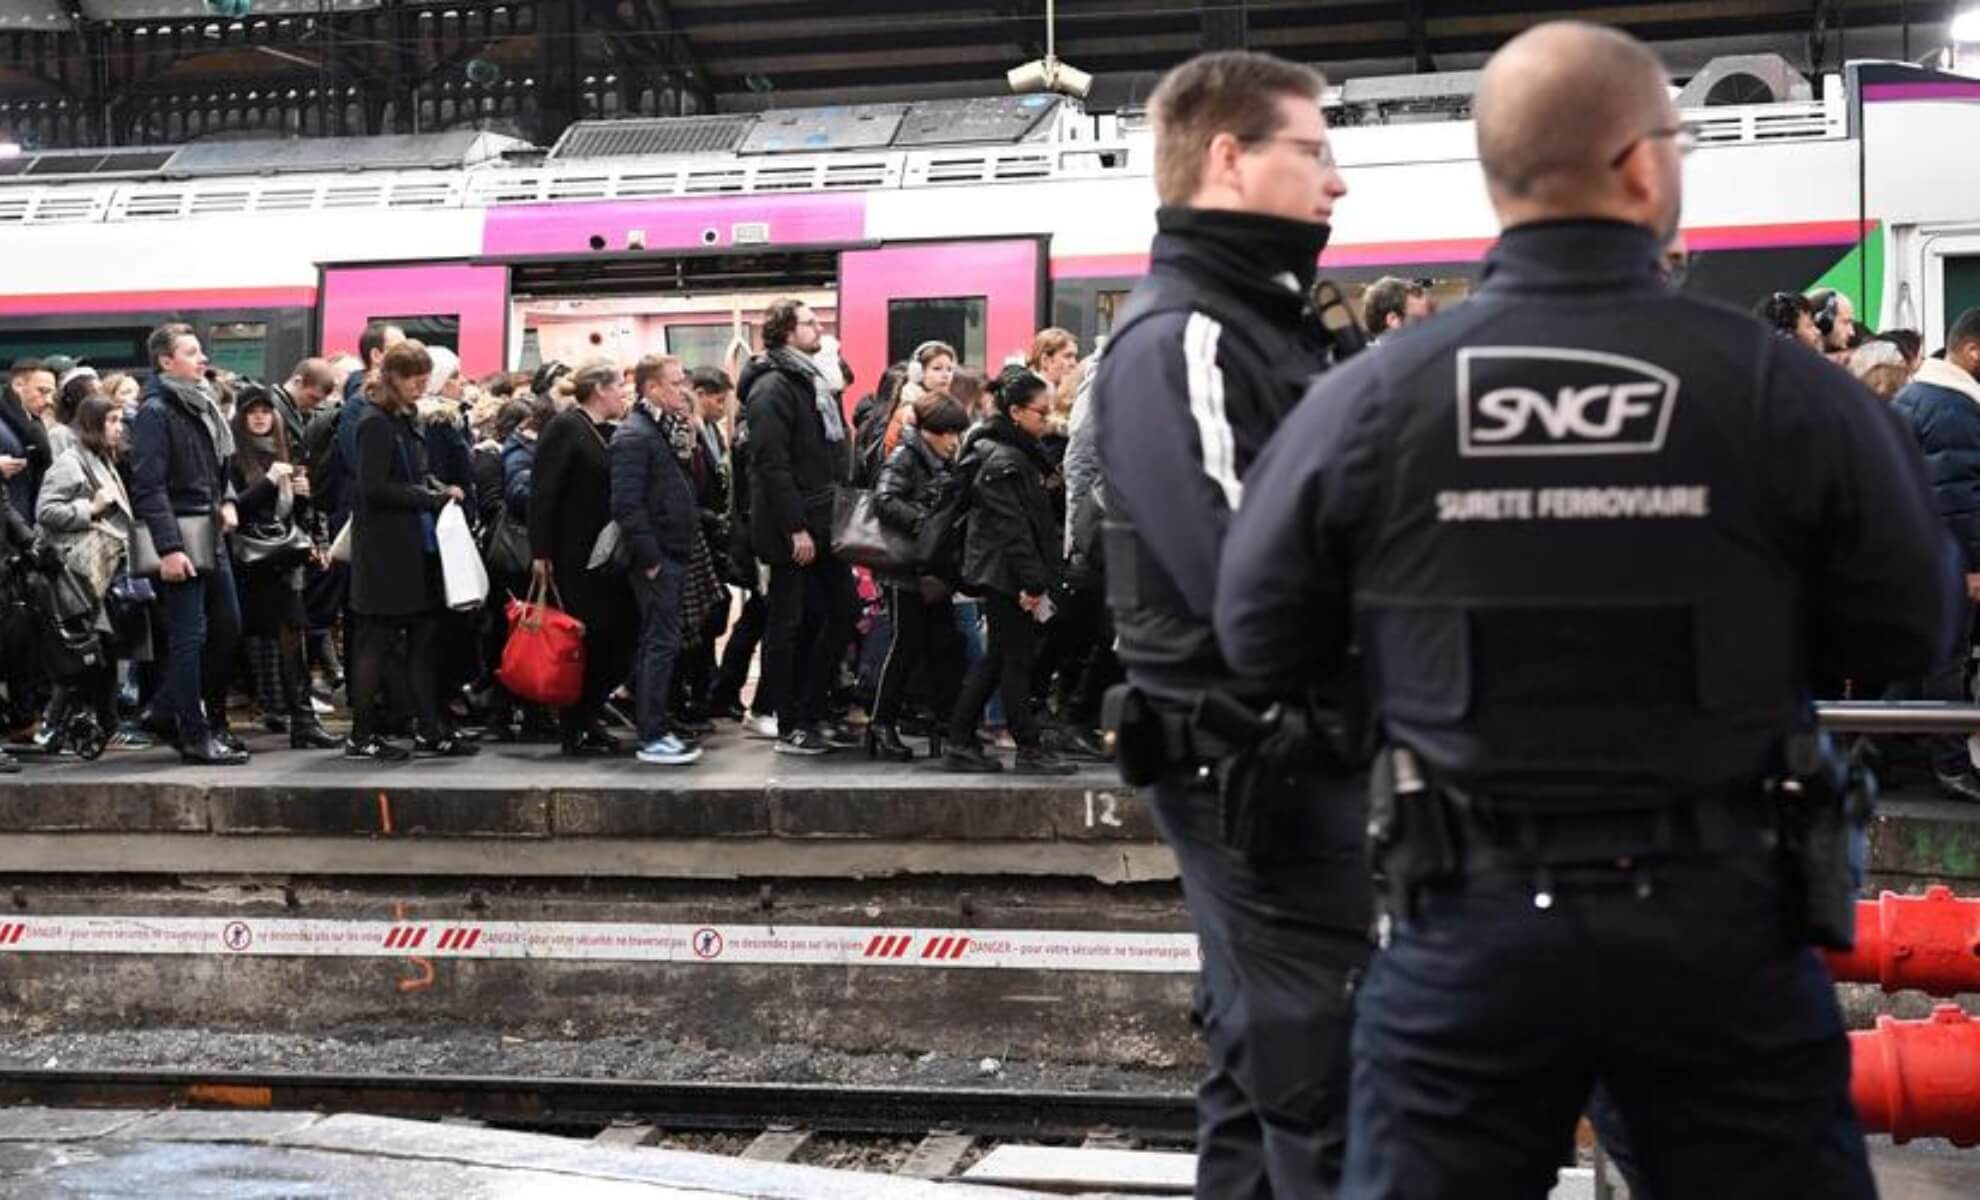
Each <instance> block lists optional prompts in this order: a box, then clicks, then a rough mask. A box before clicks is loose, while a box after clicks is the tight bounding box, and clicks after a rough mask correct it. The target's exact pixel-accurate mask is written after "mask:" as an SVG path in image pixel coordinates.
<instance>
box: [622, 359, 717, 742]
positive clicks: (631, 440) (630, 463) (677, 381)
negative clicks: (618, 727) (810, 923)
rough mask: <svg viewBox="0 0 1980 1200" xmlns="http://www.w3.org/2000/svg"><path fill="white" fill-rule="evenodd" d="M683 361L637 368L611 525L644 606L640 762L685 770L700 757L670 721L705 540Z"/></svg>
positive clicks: (638, 675) (638, 688)
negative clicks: (686, 449) (686, 460)
mask: <svg viewBox="0 0 1980 1200" xmlns="http://www.w3.org/2000/svg"><path fill="white" fill-rule="evenodd" d="M686 378H687V377H686V373H685V372H683V371H682V370H681V360H680V359H678V358H674V357H671V356H669V355H660V354H649V355H647V356H646V357H645V358H642V359H640V360H639V365H638V366H637V367H635V368H634V369H633V388H634V390H635V391H637V392H638V393H639V399H638V400H637V401H636V402H635V403H634V404H633V409H632V412H631V413H630V414H629V415H628V416H627V417H626V419H625V421H624V422H623V423H622V424H621V425H620V426H619V431H618V433H616V434H614V435H613V436H612V444H611V447H610V450H611V460H612V519H613V520H614V521H617V522H618V523H619V534H620V537H621V539H622V541H623V543H624V545H625V548H626V552H627V559H628V560H629V566H630V578H631V583H632V589H633V598H634V599H635V600H637V601H638V602H639V656H638V658H637V659H636V660H635V661H636V662H637V664H638V667H637V670H636V672H635V674H634V677H633V678H634V685H633V686H634V690H635V692H636V694H637V698H638V701H639V761H641V762H643V763H652V764H655V765H657V766H686V765H687V764H688V763H691V762H693V761H695V760H696V759H698V758H700V757H701V748H700V747H699V746H690V745H687V744H686V743H684V742H682V741H681V739H680V738H678V737H676V736H675V735H674V731H673V728H672V725H671V723H670V721H669V719H668V702H669V701H670V700H671V699H672V698H673V685H674V662H675V660H676V659H677V658H679V657H680V652H681V589H682V587H683V586H684V584H685V583H686V580H687V569H688V559H689V556H690V555H692V554H693V552H694V539H695V538H698V537H700V536H701V528H700V526H701V519H700V515H699V514H698V513H697V511H696V509H695V502H694V485H693V484H692V483H691V482H690V481H689V479H688V477H687V473H686V472H685V471H683V470H682V469H681V463H680V460H679V459H678V458H676V457H675V456H674V445H673V437H672V432H673V431H674V430H681V431H683V432H685V433H687V434H688V436H692V435H693V431H692V429H691V428H690V427H689V425H688V424H687V420H688V417H687V403H688V401H687V397H686V395H685V391H686V389H685V387H684V384H685V383H686Z"/></svg>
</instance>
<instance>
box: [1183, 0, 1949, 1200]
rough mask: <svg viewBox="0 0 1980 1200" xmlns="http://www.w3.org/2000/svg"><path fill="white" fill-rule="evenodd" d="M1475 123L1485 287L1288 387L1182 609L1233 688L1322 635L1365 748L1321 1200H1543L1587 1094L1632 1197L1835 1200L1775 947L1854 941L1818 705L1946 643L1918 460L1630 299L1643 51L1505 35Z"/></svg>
mask: <svg viewBox="0 0 1980 1200" xmlns="http://www.w3.org/2000/svg"><path fill="white" fill-rule="evenodd" d="M1476 119H1477V127H1478V147H1479V159H1480V162H1481V165H1482V166H1483V168H1484V171H1485V178H1486V184H1487V187H1488V190H1489V192H1490V195H1491V199H1492V202H1493V205H1494V207H1495V208H1496V210H1497V212H1498V216H1499V220H1500V224H1501V226H1502V228H1503V230H1504V232H1503V235H1502V237H1501V238H1500V241H1499V243H1498V245H1497V246H1496V247H1495V248H1494V249H1493V251H1492V252H1491V254H1490V256H1489V258H1488V260H1487V262H1486V267H1485V271H1484V281H1483V286H1482V287H1481V289H1480V290H1479V292H1478V294H1477V295H1476V297H1475V298H1474V299H1472V300H1471V301H1470V302H1469V303H1467V304H1465V305H1463V306H1462V307H1460V308H1458V309H1456V310H1454V311H1452V312H1449V313H1447V314H1445V315H1444V316H1442V317H1440V318H1439V319H1438V320H1437V322H1435V323H1433V324H1430V325H1426V326H1422V327H1420V328H1413V329H1409V330H1405V331H1403V332H1401V333H1398V334H1396V335H1395V336H1394V337H1392V338H1391V339H1390V340H1389V341H1388V342H1387V343H1385V344H1384V348H1383V351H1382V353H1380V354H1371V355H1367V356H1364V357H1363V358H1361V359H1358V360H1356V361H1354V362H1352V363H1350V364H1348V365H1347V366H1346V367H1345V368H1343V369H1341V370H1338V371H1336V372H1334V373H1333V374H1331V375H1329V376H1327V377H1326V378H1325V379H1323V380H1322V381H1320V382H1319V383H1317V384H1316V385H1315V387H1314V388H1313V389H1312V390H1311V391H1310V392H1309V393H1308V394H1307V396H1306V398H1305V400H1304V401H1303V402H1302V403H1301V406H1300V408H1299V409H1298V410H1297V411H1296V412H1295V413H1294V414H1293V415H1292V417H1290V418H1289V419H1288V421H1287V423H1286V425H1285V426H1284V427H1283V428H1282V429H1281V430H1280V432H1279V434H1278V435H1277V437H1276V438H1275V439H1274V440H1273V442H1272V444H1271V445H1270V446H1269V447H1268V448H1267V449H1266V451H1265V453H1264V454H1263V455H1262V456H1261V458H1260V460H1259V462H1258V464H1257V465H1256V467H1254V469H1253V470H1252V473H1251V476H1250V478H1249V480H1248V481H1247V487H1246V497H1245V504H1244V508H1243V509H1242V510H1240V512H1239V513H1238V514H1237V517H1236V518H1235V521H1234V524H1233V527H1232V529H1231V532H1230V535H1229V538H1228V539H1227V541H1226V544H1225V549H1224V554H1223V558H1222V566H1221V571H1220V576H1219V581H1218V588H1217V595H1218V611H1217V621H1216V625H1217V633H1218V638H1219V642H1220V643H1221V645H1222V646H1223V648H1224V652H1225V655H1226V656H1227V658H1228V659H1229V661H1230V663H1231V664H1232V666H1234V667H1236V668H1238V669H1239V670H1242V671H1247V672H1250V673H1252V674H1254V675H1256V676H1259V677H1261V678H1273V677H1278V676H1280V675H1282V674H1284V673H1285V672H1287V671H1293V672H1299V673H1311V672H1313V671H1315V670H1322V669H1324V668H1325V666H1326V665H1327V664H1328V663H1329V662H1332V661H1337V660H1338V658H1339V656H1340V655H1341V654H1342V653H1343V652H1344V650H1345V648H1346V647H1347V646H1348V644H1349V641H1350V636H1351V635H1352V637H1353V639H1354V641H1355V642H1356V644H1357V646H1358V649H1359V652H1360V655H1361V657H1362V660H1363V662H1364V663H1365V675H1366V678H1367V680H1368V690H1369V693H1370V696H1369V699H1370V703H1371V705H1372V706H1373V708H1374V710H1375V714H1376V719H1377V720H1378V722H1379V724H1380V728H1381V730H1382V733H1383V735H1384V737H1385V738H1386V740H1387V744H1388V747H1389V749H1387V750H1385V751H1384V753H1383V756H1382V758H1381V759H1380V760H1379V764H1378V775H1386V776H1387V777H1388V786H1378V787H1377V788H1376V789H1375V790H1374V794H1373V799H1372V801H1371V804H1372V810H1373V811H1372V812H1371V818H1370V831H1371V839H1372V840H1373V842H1374V843H1375V845H1376V846H1377V848H1378V849H1377V853H1376V856H1375V859H1376V863H1377V866H1378V868H1379V870H1380V873H1381V875H1382V877H1383V881H1384V882H1383V887H1384V898H1385V907H1386V909H1387V910H1388V917H1389V925H1388V938H1387V945H1386V947H1385V948H1384V949H1383V950H1382V951H1381V952H1380V953H1378V954H1377V956H1376V958H1375V960H1374V963H1373V964H1372V965H1371V967H1370V969H1369V976H1368V979H1367V982H1366V983H1365V985H1364V987H1363V989H1362V992H1361V995H1360V1000H1359V1005H1358V1008H1357V1012H1356V1026H1355V1034H1354V1050H1353V1056H1354V1081H1353V1100H1352V1104H1351V1107H1350V1118H1349V1128H1350V1146H1349V1150H1348V1163H1347V1169H1346V1173H1345V1177H1344V1180H1343V1184H1342V1189H1341V1194H1342V1195H1343V1196H1346V1197H1351V1198H1353V1200H1402V1198H1404V1197H1408V1198H1409V1200H1432V1198H1437V1197H1452V1198H1456V1197H1467V1198H1469V1197H1482V1196H1489V1197H1492V1198H1493V1200H1522V1198H1532V1200H1538V1198H1539V1197H1542V1196H1545V1195H1546V1194H1547V1191H1548V1189H1549V1187H1550V1186H1551V1185H1552V1183H1553V1181H1554V1177H1555V1168H1556V1167H1557V1166H1558V1165H1559V1164H1560V1163H1562V1162H1563V1161H1567V1159H1568V1156H1569V1155H1570V1153H1571V1151H1572V1139H1573V1134H1574V1126H1575V1118H1576V1115H1577V1114H1578V1113H1579V1112H1580V1111H1581V1110H1582V1108H1583V1105H1584V1104H1585V1103H1586V1102H1587V1101H1588V1099H1589V1095H1590V1092H1591V1089H1592V1088H1593V1087H1594V1086H1595V1085H1597V1084H1600V1085H1602V1086H1603V1087H1604V1088H1605V1090H1606V1092H1607V1094H1608V1096H1609V1097H1610V1099H1611V1100H1612V1101H1613V1105H1614V1109H1615V1111H1616V1113H1617V1114H1618V1115H1619V1117H1620V1120H1621V1122H1622V1125H1623V1127H1624V1130H1625V1132H1626V1135H1627V1137H1628V1140H1629V1141H1630V1142H1631V1143H1632V1146H1633V1148H1634V1151H1635V1155H1636V1157H1637V1159H1638V1160H1639V1169H1640V1171H1641V1173H1642V1177H1643V1179H1644V1181H1645V1182H1646V1183H1647V1185H1648V1187H1649V1189H1650V1191H1651V1192H1652V1193H1653V1194H1655V1195H1657V1196H1662V1197H1679V1196H1682V1197H1711V1196H1742V1197H1744V1196H1771V1197H1788V1196H1792V1197H1796V1198H1797V1200H1808V1198H1811V1197H1852V1198H1854V1197H1869V1196H1871V1195H1873V1194H1874V1192H1873V1186H1872V1183H1871V1179H1870V1174H1869V1169H1868V1167H1867V1165H1866V1160H1865V1154H1864V1147H1863V1137H1862V1133H1861V1130H1860V1128H1859V1126H1858V1124H1857V1121H1856V1117H1855V1115H1854V1113H1853V1112H1852V1110H1851V1108H1850V1103H1849V1093H1848V1082H1849V1048H1848V1044H1847V1041H1846V1040H1845V1038H1844V1034H1843V1025H1842V1019H1841V1015H1840V1013H1839V1011H1838V1009H1837V1006H1836V999H1835V990H1834V987H1833V986H1832V984H1831V983H1830V980H1829V976H1828V974H1827V972H1826V971H1825V970H1824V968H1823V966H1822V963H1821V961H1820V960H1819V958H1818V957H1817V955H1816V953H1815V952H1814V950H1813V949H1812V947H1811V945H1810V944H1809V943H1810V941H1811V940H1825V939H1826V940H1833V939H1834V938H1836V937H1838V936H1840V937H1844V938H1846V937H1848V936H1849V929H1848V928H1845V929H1843V930H1842V931H1840V932H1838V930H1837V926H1838V925H1839V924H1840V923H1850V925H1849V928H1853V917H1854V913H1853V892H1852V890H1851V885H1850V881H1849V878H1848V870H1847V863H1846V854H1844V853H1842V852H1835V853H1826V852H1825V849H1826V850H1833V849H1834V848H1835V847H1846V846H1847V845H1848V844H1849V837H1848V815H1847V810H1846V807H1845V801H1846V800H1847V799H1848V798H1849V797H1852V796H1854V795H1858V794H1860V793H1858V792H1856V791H1855V790H1853V789H1852V788H1851V787H1849V786H1847V782H1848V776H1847V774H1846V773H1845V771H1844V769H1843V766H1842V765H1841V764H1838V762H1837V760H1836V759H1835V757H1834V756H1833V754H1832V753H1826V752H1825V750H1826V747H1824V746H1823V745H1822V744H1821V743H1820V742H1819V741H1818V740H1817V739H1816V738H1815V736H1814V734H1813V733H1812V730H1813V725H1814V720H1813V713H1812V710H1811V698H1812V697H1813V696H1816V695H1820V694H1822V691H1821V689H1823V688H1825V687H1830V686H1834V685H1835V684H1836V683H1837V682H1838V681H1839V680H1841V679H1843V678H1848V679H1850V680H1853V681H1855V682H1856V684H1857V685H1858V686H1860V687H1869V688H1873V689H1874V688H1875V687H1877V686H1878V685H1879V684H1880V683H1882V682H1883V681H1887V680H1890V679H1899V678H1908V677H1911V676H1915V675H1918V674H1921V673H1923V672H1924V671H1925V670H1926V669H1927V668H1928V667H1929V666H1930V664H1931V663H1932V662H1934V661H1935V657H1934V656H1935V654H1937V653H1938V652H1939V650H1940V648H1941V647H1942V646H1944V645H1946V644H1947V643H1948V641H1949V638H1950V631H1951V629H1952V627H1953V626H1952V613H1953V603H1954V599H1955V596H1956V594H1957V592H1956V588H1957V580H1956V578H1955V569H1954V565H1953V560H1952V557H1951V553H1950V546H1949V545H1948V543H1947V541H1946V538H1945V536H1944V534H1943V533H1942V532H1941V531H1940V530H1939V528H1938V527H1937V523H1936V521H1935V519H1934V516H1933V509H1932V501H1931V497H1930V495H1929V493H1928V492H1927V490H1926V486H1925V481H1924V476H1923V468H1922V464H1921V462H1920V461H1919V456H1918V453H1917V451H1916V449H1915V448H1914V447H1913V446H1911V445H1909V444H1907V442H1906V439H1905V436H1904V431H1903V430H1902V429H1900V428H1899V427H1898V426H1897V423H1896V421H1895V419H1894V418H1893V416H1892V414H1891V413H1890V412H1889V411H1888V410H1887V409H1886V408H1885V407H1884V406H1882V405H1881V404H1879V403H1878V402H1877V401H1876V399H1875V398H1874V397H1872V396H1871V395H1870V393H1869V392H1867V391H1866V390H1864V389H1863V388H1862V387H1860V386H1858V385H1857V384H1856V383H1855V381H1853V380H1851V379H1850V378H1849V377H1848V376H1847V375H1846V374H1845V373H1843V372H1840V371H1837V370H1836V369H1835V368H1834V367H1833V366H1832V365H1830V364H1829V363H1827V362H1825V361H1823V360H1822V359H1821V358H1820V357H1819V356H1817V355H1815V354H1813V353H1810V352H1809V351H1808V350H1806V349H1803V348H1802V347H1799V346H1797V345H1794V344H1793V343H1790V342H1786V341H1783V340H1782V339H1780V338H1777V337H1774V336H1772V335H1771V334H1770V333H1769V332H1768V331H1767V330H1766V329H1765V328H1763V327H1762V326H1760V325H1759V324H1758V323H1756V322H1754V321H1752V320H1750V319H1749V318H1747V317H1745V316H1743V315H1741V314H1739V313H1736V312H1733V311H1732V310H1730V309H1724V308H1720V307H1717V306H1714V305H1711V304H1708V303H1704V302H1701V301H1698V300H1694V299H1690V298H1687V297H1685V296H1682V295H1680V294H1677V293H1675V292H1673V291H1672V290H1670V289H1668V288H1666V287H1664V286H1663V285H1662V284H1661V283H1660V280H1659V272H1658V264H1659V252H1660V250H1661V248H1662V247H1663V246H1664V245H1665V244H1666V243H1667V242H1668V241H1669V239H1670V237H1671V236H1672V234H1673V233H1674V232H1675V231H1676V228H1677V222H1678V211H1679V202H1680V191H1681V187H1680V185H1681V180H1682V172H1681V159H1682V154H1683V151H1684V149H1685V147H1686V131H1685V130H1684V128H1683V127H1682V126H1681V124H1680V123H1679V120H1678V114H1677V112H1676V110H1675V109H1674V108H1673V106H1672V104H1671V101H1670V99H1669V92H1668V89H1667V86H1666V79H1665V75H1664V72H1663V70H1662V68H1661V66H1660V65H1659V64H1658V62H1657V60H1656V58H1655V57H1653V56H1652V55H1651V53H1650V52H1649V51H1648V50H1647V49H1646V48H1645V47H1643V46H1642V45H1641V44H1639V43H1637V42H1636V41H1634V40H1633V39H1631V38H1629V37H1628V36H1626V35H1624V34H1622V33H1619V32H1616V31H1614V30H1610V29H1607V28H1603V27H1599V26H1590V25H1580V24H1549V25H1543V26H1539V27H1537V28H1535V29H1533V30H1530V31H1528V32H1527V33H1525V34H1522V35H1521V36H1519V37H1518V38H1515V39H1514V40H1513V41H1512V42H1510V43H1508V44H1507V45H1506V46H1505V47H1504V48H1503V49H1502V50H1500V51H1499V53H1498V54H1497V55H1495V56H1494V57H1493V59H1492V60H1491V62H1490V63H1489V65H1488V66H1487V67H1486V69H1485V72H1484V76H1483V78H1482V79H1481V80H1480V84H1479V89H1478V94H1477V98H1476ZM1790 778H1791V779H1792V781H1793V782H1794V783H1795V785H1796V786H1795V788H1794V789H1786V788H1782V787H1779V786H1776V785H1778V784H1780V783H1781V781H1783V780H1784V779H1790ZM1770 786H1773V788H1774V790H1771V791H1770V790H1769V789H1770ZM1854 815H1855V816H1856V818H1857V819H1861V815H1862V814H1861V812H1860V810H1859V811H1858V812H1857V813H1856V814H1854ZM1802 847H1807V849H1805V850H1804V849H1801V848H1802ZM1790 851H1792V853H1790ZM1831 867H1833V868H1834V869H1830V868H1831ZM1839 909H1840V910H1842V911H1841V913H1840V916H1839V915H1838V910H1839Z"/></svg>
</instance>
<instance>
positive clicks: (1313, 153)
mask: <svg viewBox="0 0 1980 1200" xmlns="http://www.w3.org/2000/svg"><path fill="white" fill-rule="evenodd" d="M1263 142H1284V143H1285V144H1286V145H1288V146H1291V147H1293V148H1295V149H1297V150H1301V151H1304V152H1305V153H1306V155H1307V157H1309V158H1311V159H1312V160H1313V161H1314V162H1316V163H1318V164H1319V165H1320V167H1321V169H1322V170H1326V171H1337V170H1339V169H1340V164H1339V163H1337V162H1335V161H1334V147H1333V146H1332V145H1331V144H1330V143H1328V142H1326V141H1324V140H1322V139H1319V138H1302V137H1290V136H1287V135H1286V134H1278V133H1275V134H1273V135H1272V136H1271V137H1261V138H1246V139H1244V144H1245V145H1247V146H1256V145H1259V144H1260V143H1263Z"/></svg>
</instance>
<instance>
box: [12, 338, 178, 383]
mask: <svg viewBox="0 0 1980 1200" xmlns="http://www.w3.org/2000/svg"><path fill="white" fill-rule="evenodd" d="M152 336H154V337H156V336H157V335H156V334H153V335H152ZM166 353H168V354H169V353H171V352H170V351H169V350H168V351H166ZM47 370H49V366H48V364H47V363H45V362H42V361H41V360H40V359H38V358H17V359H15V360H14V366H13V369H12V370H10V371H8V372H7V377H8V378H9V379H19V378H20V377H21V376H23V375H32V374H34V373H35V372H36V371H47Z"/></svg>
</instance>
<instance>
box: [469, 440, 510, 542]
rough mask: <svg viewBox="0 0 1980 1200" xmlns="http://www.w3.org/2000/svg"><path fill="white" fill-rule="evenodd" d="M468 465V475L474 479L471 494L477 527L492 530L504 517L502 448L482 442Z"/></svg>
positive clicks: (493, 443) (491, 443)
mask: <svg viewBox="0 0 1980 1200" xmlns="http://www.w3.org/2000/svg"><path fill="white" fill-rule="evenodd" d="M468 463H469V465H468V474H469V475H471V476H473V477H474V488H473V490H472V491H471V492H470V493H469V494H470V495H472V496H473V497H474V516H475V526H476V527H477V528H479V529H491V528H493V527H494V525H495V521H496V519H497V518H499V517H500V516H501V515H502V506H503V497H502V493H503V492H504V490H505V489H504V488H503V486H502V447H501V446H500V445H498V444H497V443H495V442H482V443H481V444H479V445H477V446H476V447H475V448H474V451H473V453H472V454H471V455H470V457H469V460H468Z"/></svg>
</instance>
